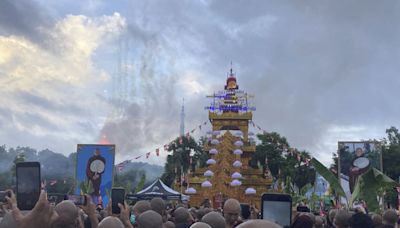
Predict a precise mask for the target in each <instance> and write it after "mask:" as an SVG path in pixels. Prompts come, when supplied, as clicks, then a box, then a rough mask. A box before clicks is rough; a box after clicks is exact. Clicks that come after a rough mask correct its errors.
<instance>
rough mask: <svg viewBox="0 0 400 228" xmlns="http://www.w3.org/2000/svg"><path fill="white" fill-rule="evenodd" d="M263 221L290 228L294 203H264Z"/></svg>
mask: <svg viewBox="0 0 400 228" xmlns="http://www.w3.org/2000/svg"><path fill="white" fill-rule="evenodd" d="M262 210H263V211H262V215H263V219H266V220H269V221H271V222H275V223H277V224H279V225H281V226H284V227H286V226H287V227H289V226H290V220H291V210H292V203H291V202H290V201H263V208H262Z"/></svg>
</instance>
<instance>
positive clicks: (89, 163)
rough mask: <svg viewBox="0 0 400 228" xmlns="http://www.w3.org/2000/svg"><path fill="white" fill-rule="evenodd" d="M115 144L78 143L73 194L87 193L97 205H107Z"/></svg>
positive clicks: (111, 184)
mask: <svg viewBox="0 0 400 228" xmlns="http://www.w3.org/2000/svg"><path fill="white" fill-rule="evenodd" d="M114 158H115V145H113V144H112V145H103V144H102V145H97V144H78V148H77V155H76V181H77V183H76V189H75V194H84V193H85V194H89V195H90V196H91V198H92V201H93V203H95V204H96V205H97V207H100V208H105V207H106V206H107V203H108V200H109V197H110V193H111V188H112V186H113V179H114V176H113V175H114Z"/></svg>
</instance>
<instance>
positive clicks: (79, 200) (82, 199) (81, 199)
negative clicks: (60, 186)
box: [64, 195, 87, 206]
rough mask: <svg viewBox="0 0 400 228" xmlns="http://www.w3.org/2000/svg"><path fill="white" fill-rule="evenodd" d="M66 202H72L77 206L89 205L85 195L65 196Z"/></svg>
mask: <svg viewBox="0 0 400 228" xmlns="http://www.w3.org/2000/svg"><path fill="white" fill-rule="evenodd" d="M64 200H71V201H72V202H73V203H74V204H75V205H77V206H79V205H83V206H85V205H86V204H87V202H86V196H84V195H65V197H64Z"/></svg>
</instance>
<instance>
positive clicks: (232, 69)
mask: <svg viewBox="0 0 400 228" xmlns="http://www.w3.org/2000/svg"><path fill="white" fill-rule="evenodd" d="M231 75H233V67H232V60H231V74H230V75H229V76H231Z"/></svg>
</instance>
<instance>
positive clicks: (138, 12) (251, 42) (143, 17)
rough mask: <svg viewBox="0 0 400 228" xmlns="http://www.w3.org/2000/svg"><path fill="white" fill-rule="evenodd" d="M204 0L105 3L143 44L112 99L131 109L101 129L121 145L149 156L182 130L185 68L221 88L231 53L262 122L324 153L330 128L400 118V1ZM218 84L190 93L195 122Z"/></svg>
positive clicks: (135, 48) (136, 43)
mask: <svg viewBox="0 0 400 228" xmlns="http://www.w3.org/2000/svg"><path fill="white" fill-rule="evenodd" d="M203 2H207V4H203V3H201V1H162V0H160V1H143V2H136V3H135V4H132V3H131V2H129V1H125V2H119V3H118V4H114V3H105V6H104V7H102V9H103V10H106V11H107V12H113V11H118V12H120V13H121V15H122V16H124V17H126V19H127V23H128V36H129V39H131V40H132V44H133V45H132V46H131V48H132V49H131V51H132V52H133V54H132V55H131V56H129V58H130V61H132V63H133V66H134V68H133V69H132V70H131V71H130V74H131V75H132V77H133V78H134V79H135V80H136V79H137V81H136V82H135V83H136V84H134V85H135V86H137V87H135V90H134V91H133V97H134V100H133V101H132V102H130V103H124V104H123V105H120V104H119V103H121V102H120V101H118V100H110V102H112V103H113V104H114V105H115V109H119V108H121V107H122V110H119V111H120V113H122V118H114V119H113V118H111V120H110V121H108V122H107V123H105V126H104V128H103V130H102V133H103V134H106V135H107V136H108V137H109V140H110V141H111V142H114V143H116V144H117V148H120V150H121V152H124V153H126V154H127V153H128V152H133V153H139V152H141V151H139V150H140V149H142V148H144V147H146V146H149V145H156V144H162V143H164V141H161V140H165V139H170V138H171V137H174V136H176V135H177V132H178V126H179V111H180V102H181V98H182V96H183V95H182V91H180V90H181V89H182V88H180V86H177V84H176V83H177V82H179V80H182V77H183V76H182V75H179V73H181V72H183V71H184V70H192V71H198V72H200V73H201V75H203V76H204V78H202V79H201V83H204V84H205V85H209V87H211V88H215V89H222V88H223V84H224V83H225V78H226V73H227V71H228V70H229V67H230V66H229V62H230V61H231V60H232V61H233V66H234V70H235V71H236V72H237V77H238V82H239V85H240V87H241V89H244V90H246V91H248V92H250V93H253V94H255V95H256V97H255V99H254V101H255V105H256V106H257V111H256V112H255V113H254V121H255V122H256V123H258V124H259V125H260V126H262V127H263V128H265V129H266V130H268V131H278V132H280V133H282V134H283V135H285V136H287V137H288V139H289V142H291V144H292V145H293V146H297V147H300V148H301V149H303V148H304V149H309V150H311V152H312V153H314V154H326V155H327V156H330V152H332V151H328V150H332V148H324V149H325V150H326V151H315V150H314V149H315V148H317V147H316V145H317V144H321V143H323V142H322V140H323V135H324V134H326V132H327V131H328V130H329V127H331V126H332V125H338V126H347V125H363V126H366V127H367V128H369V127H370V128H371V129H372V128H374V129H377V128H379V127H380V128H381V129H382V134H384V130H385V128H386V127H388V126H386V124H388V123H389V124H391V125H399V124H400V122H399V121H398V117H397V115H398V113H399V111H400V110H399V108H398V107H397V106H396V104H397V103H398V102H397V97H398V92H397V91H398V88H399V86H400V78H399V77H398V76H397V74H398V72H400V67H399V66H400V63H399V59H400V43H399V42H400V28H399V27H398V26H397V22H398V21H400V14H399V13H398V12H399V10H400V4H399V3H398V2H397V1H390V0H389V1H382V2H379V3H377V2H376V1H372V0H367V1H363V2H360V1H311V0H307V1H302V2H293V1H244V0H243V1H235V2H232V1H219V0H218V1H203ZM3 4H4V3H3ZM99 13H103V12H99ZM39 18H40V17H39ZM39 21H40V20H39ZM39 24H40V23H39ZM0 25H1V24H0ZM8 26H14V25H12V24H9V25H8ZM34 27H37V26H32V28H34ZM183 68H184V69H183ZM212 92H213V91H208V92H207V93H206V94H196V96H191V97H190V100H188V99H186V110H187V113H186V114H187V118H186V126H188V128H189V127H191V126H195V125H197V124H199V122H202V121H204V120H206V119H207V112H206V111H204V109H203V107H204V106H205V105H206V104H207V102H208V101H207V99H206V98H205V95H207V94H209V93H212ZM30 99H34V100H32V101H31V102H33V103H38V104H40V105H44V106H46V105H47V107H49V108H56V109H59V108H60V107H58V106H55V107H54V106H51V105H50V104H46V101H42V100H40V99H39V100H35V99H36V98H30ZM377 126H378V127H377ZM338 140H340V135H338ZM355 140H357V139H355ZM329 144H332V142H329ZM333 144H334V143H333Z"/></svg>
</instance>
